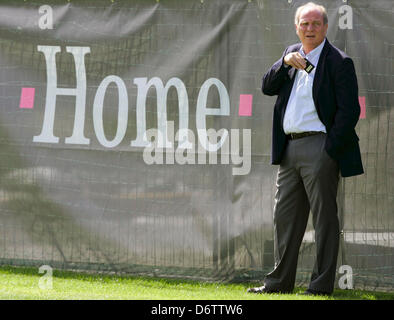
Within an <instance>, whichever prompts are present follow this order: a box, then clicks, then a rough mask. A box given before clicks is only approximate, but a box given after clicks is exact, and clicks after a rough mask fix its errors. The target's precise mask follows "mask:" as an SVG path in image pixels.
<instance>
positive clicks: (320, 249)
mask: <svg viewBox="0 0 394 320" xmlns="http://www.w3.org/2000/svg"><path fill="white" fill-rule="evenodd" d="M295 27H296V32H297V35H298V37H299V38H300V40H301V43H299V44H295V45H292V46H289V47H288V48H287V49H286V50H285V51H284V53H283V55H282V57H281V58H280V59H279V60H278V61H277V62H276V63H274V65H273V66H272V67H271V68H270V69H269V70H268V72H267V73H266V74H265V75H264V77H263V85H262V91H263V93H264V94H266V95H269V96H274V95H277V96H278V98H277V100H276V103H275V107H274V114H273V129H272V164H279V165H280V166H279V170H278V176H277V183H276V185H277V192H276V195H275V207H274V251H275V267H274V270H273V271H272V272H270V273H269V274H268V275H267V276H266V278H265V280H264V285H263V286H261V287H257V288H250V289H248V292H252V293H272V292H291V291H293V289H294V282H295V277H296V268H297V260H298V253H299V248H300V245H301V242H302V239H303V236H304V233H305V229H306V226H307V221H308V216H309V211H311V212H312V217H313V225H314V228H315V242H316V249H317V257H316V262H315V266H314V270H313V273H312V277H311V281H310V284H309V288H308V289H307V291H306V292H305V294H313V295H315V294H331V293H332V291H333V289H334V281H335V274H336V263H337V256H338V247H339V235H340V230H339V221H338V214H337V203H336V196H337V190H338V182H339V176H340V175H341V176H342V177H350V176H355V175H359V174H362V173H363V166H362V162H361V155H360V148H359V143H358V137H357V134H356V132H355V126H356V124H357V121H358V119H359V115H360V105H359V102H358V86H357V78H356V73H355V69H354V65H353V61H352V60H351V59H350V58H349V57H348V56H347V55H346V54H345V53H343V52H342V51H340V50H339V49H337V48H336V47H334V46H333V45H331V44H330V43H329V42H328V40H327V39H326V33H327V28H328V19H327V12H326V10H325V8H324V7H322V6H319V5H316V4H314V3H312V2H310V3H307V4H306V5H303V6H301V7H299V8H298V9H297V12H296V16H295ZM305 58H306V59H307V60H305Z"/></svg>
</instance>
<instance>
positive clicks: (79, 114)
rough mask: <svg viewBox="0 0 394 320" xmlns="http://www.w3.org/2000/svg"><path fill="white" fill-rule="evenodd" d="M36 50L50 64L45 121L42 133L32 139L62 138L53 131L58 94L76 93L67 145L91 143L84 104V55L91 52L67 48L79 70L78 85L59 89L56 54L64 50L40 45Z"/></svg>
mask: <svg viewBox="0 0 394 320" xmlns="http://www.w3.org/2000/svg"><path fill="white" fill-rule="evenodd" d="M37 50H38V51H40V52H42V53H43V54H44V56H45V60H46V66H47V92H46V103H45V113H44V121H43V126H42V131H41V134H40V135H39V136H34V137H33V142H44V143H58V142H59V138H58V137H55V136H54V134H53V126H54V121H55V108H56V96H58V95H64V96H75V97H76V103H75V114H74V128H73V133H72V136H71V137H68V138H66V139H65V143H67V144H89V142H90V140H89V139H88V138H86V137H85V136H84V127H85V104H86V71H85V55H86V54H87V53H90V48H89V47H66V51H67V52H69V53H71V54H72V55H73V56H74V61H75V71H76V77H77V79H76V83H77V86H76V88H58V86H57V70H56V54H57V53H58V52H60V51H61V49H60V47H59V46H37Z"/></svg>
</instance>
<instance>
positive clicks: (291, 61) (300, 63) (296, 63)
mask: <svg viewBox="0 0 394 320" xmlns="http://www.w3.org/2000/svg"><path fill="white" fill-rule="evenodd" d="M283 61H284V63H286V64H287V65H289V66H292V67H293V68H296V69H302V70H303V69H305V67H306V63H305V60H304V57H303V56H302V55H301V54H300V53H299V52H290V53H288V54H287V55H286V56H285V57H284V59H283Z"/></svg>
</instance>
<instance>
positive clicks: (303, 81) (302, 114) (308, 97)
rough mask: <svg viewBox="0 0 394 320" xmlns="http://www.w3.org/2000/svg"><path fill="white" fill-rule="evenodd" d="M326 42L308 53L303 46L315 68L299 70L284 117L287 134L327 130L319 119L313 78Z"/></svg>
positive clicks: (306, 55) (305, 55) (301, 51)
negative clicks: (307, 70)
mask: <svg viewBox="0 0 394 320" xmlns="http://www.w3.org/2000/svg"><path fill="white" fill-rule="evenodd" d="M325 42H326V39H324V41H323V42H322V43H321V44H320V45H319V46H318V47H316V48H315V49H313V50H312V51H311V52H309V53H308V54H305V53H304V50H303V48H302V47H301V49H300V51H299V52H300V54H301V55H302V56H303V57H306V58H307V59H308V60H309V61H310V62H311V63H312V64H313V65H314V66H315V68H314V69H313V70H312V72H311V73H309V74H308V73H307V72H306V71H304V70H297V74H296V78H295V80H294V84H293V88H292V90H291V94H290V98H289V101H288V103H287V107H286V112H285V116H284V119H283V130H284V131H285V133H286V134H289V133H299V132H306V131H322V132H327V131H326V127H325V126H324V124H323V123H322V122H321V121H320V119H319V116H318V114H317V111H316V106H315V103H314V102H313V97H312V87H313V79H314V77H315V73H316V67H317V63H318V62H319V58H320V54H321V52H322V50H323V47H324V44H325Z"/></svg>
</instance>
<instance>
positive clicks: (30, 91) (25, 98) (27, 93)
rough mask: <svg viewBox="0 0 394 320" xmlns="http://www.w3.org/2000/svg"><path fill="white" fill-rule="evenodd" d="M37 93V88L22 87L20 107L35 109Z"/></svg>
mask: <svg viewBox="0 0 394 320" xmlns="http://www.w3.org/2000/svg"><path fill="white" fill-rule="evenodd" d="M35 93H36V89H35V88H22V93H21V100H20V102H19V108H21V109H33V107H34V96H35Z"/></svg>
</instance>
